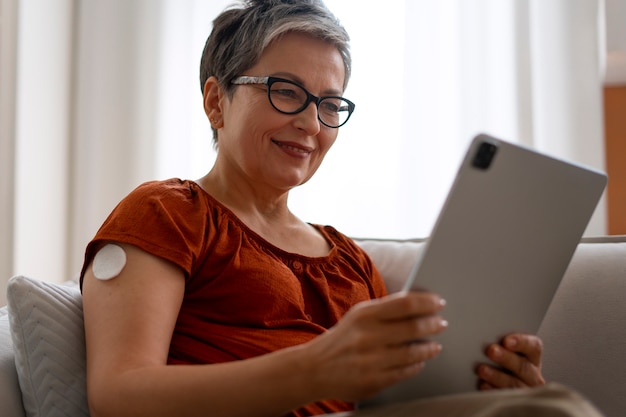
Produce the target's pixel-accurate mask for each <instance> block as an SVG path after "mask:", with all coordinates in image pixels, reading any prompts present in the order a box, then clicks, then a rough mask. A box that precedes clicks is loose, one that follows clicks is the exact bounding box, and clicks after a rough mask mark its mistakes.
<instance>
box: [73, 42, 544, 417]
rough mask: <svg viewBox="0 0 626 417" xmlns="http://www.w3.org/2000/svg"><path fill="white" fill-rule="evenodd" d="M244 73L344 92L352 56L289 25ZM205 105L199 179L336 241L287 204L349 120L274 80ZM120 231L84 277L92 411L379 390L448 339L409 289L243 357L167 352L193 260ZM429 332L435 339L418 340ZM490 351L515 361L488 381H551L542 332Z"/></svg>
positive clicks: (259, 227) (435, 304)
mask: <svg viewBox="0 0 626 417" xmlns="http://www.w3.org/2000/svg"><path fill="white" fill-rule="evenodd" d="M242 75H252V76H265V75H275V76H281V77H284V78H290V79H293V80H295V81H298V82H300V83H301V84H302V85H304V86H305V87H306V88H307V89H308V90H309V91H311V92H312V93H313V94H315V95H318V96H320V95H329V94H341V93H342V85H343V81H344V68H343V62H342V60H341V56H340V55H339V52H338V51H337V50H336V49H335V48H334V47H333V46H332V45H329V44H327V43H324V42H323V41H320V40H317V39H314V38H311V37H309V36H306V35H301V34H295V33H291V34H287V35H285V36H284V37H282V38H280V39H279V40H278V41H276V42H275V43H274V44H272V45H270V46H269V47H268V48H267V49H266V50H265V51H264V53H263V55H262V57H261V59H260V60H259V61H258V62H257V63H256V64H255V65H254V66H253V67H252V68H250V69H249V70H248V71H246V73H245V74H242ZM204 107H205V112H206V114H207V117H208V118H209V120H211V123H212V125H213V126H214V127H216V128H217V129H218V142H219V152H218V156H217V160H216V163H215V165H214V167H213V168H212V169H211V171H210V172H209V173H208V174H207V175H206V176H205V177H203V178H202V179H200V180H198V183H199V184H200V185H201V186H202V187H203V188H204V189H205V190H207V191H208V192H209V193H210V194H212V195H213V196H214V197H215V198H216V199H218V200H219V201H221V202H222V203H223V204H225V205H226V206H227V207H229V208H230V209H231V210H232V211H233V212H234V213H235V214H237V216H238V217H239V218H240V219H241V220H242V221H243V222H244V223H246V224H247V225H248V226H249V227H250V228H252V229H253V230H254V231H255V232H257V233H258V234H260V235H261V236H263V237H264V238H265V239H266V240H268V241H269V242H270V243H272V244H274V245H275V246H277V247H280V248H282V249H285V250H288V251H290V252H297V253H301V254H304V255H308V256H324V255H326V254H327V253H328V250H329V245H328V243H327V242H326V241H325V240H324V239H323V238H322V237H321V236H320V235H319V234H318V233H317V232H316V231H315V230H314V229H313V228H311V227H310V226H309V225H307V224H306V223H304V222H302V221H301V220H299V219H298V218H297V217H296V216H294V215H293V214H292V213H291V212H290V211H289V209H288V208H287V200H288V193H289V190H291V189H292V188H294V187H296V186H298V185H300V184H303V183H304V182H306V181H307V180H308V179H309V178H310V177H311V176H312V175H313V174H314V173H315V171H316V170H317V168H318V167H319V165H320V164H321V162H322V160H323V159H324V156H325V155H326V153H327V152H328V150H329V149H330V148H331V147H332V145H333V143H334V141H335V140H336V137H337V132H338V130H337V129H330V128H327V127H325V126H323V125H321V124H320V122H319V121H318V119H317V113H316V109H315V106H314V105H310V106H309V107H307V108H306V109H305V110H304V111H303V112H302V113H299V114H295V115H285V114H281V113H279V112H277V111H276V110H274V109H273V108H272V107H271V105H270V103H269V101H268V100H267V95H266V90H265V87H264V86H260V87H259V86H249V85H248V86H239V87H237V88H236V89H235V92H234V95H233V96H232V98H229V97H228V96H227V95H226V94H224V92H223V91H222V90H221V89H220V88H219V85H218V83H217V80H215V79H214V78H209V80H207V82H206V85H205V88H204ZM119 245H120V246H121V247H122V248H123V249H124V251H125V252H126V256H127V263H126V266H125V268H124V269H123V270H122V271H121V273H120V274H119V276H118V277H117V278H116V279H113V280H109V281H102V280H98V279H96V278H95V277H94V276H93V272H92V269H91V267H88V268H87V269H86V273H85V277H84V282H83V304H84V318H85V334H86V346H87V386H88V396H89V404H90V409H91V414H92V416H94V417H105V416H116V417H123V416H131V415H132V416H144V415H145V416H151V417H155V416H168V415H169V416H179V415H186V416H196V415H198V416H206V415H212V416H246V417H251V416H280V415H283V414H285V413H287V412H288V411H290V410H292V409H295V408H298V407H299V406H302V405H304V404H307V403H310V402H313V401H317V400H321V399H326V398H337V399H342V400H346V401H355V400H360V399H365V398H368V397H370V396H372V395H374V394H376V393H378V392H379V391H380V390H381V389H383V388H385V387H387V386H389V385H390V384H392V383H394V382H398V381H400V380H403V379H405V378H408V377H411V376H414V375H415V374H417V373H419V371H420V370H421V368H422V366H423V364H424V362H425V361H427V360H429V359H431V358H433V357H435V356H437V354H438V353H439V352H440V350H441V346H439V345H438V344H437V343H435V342H432V341H428V338H429V337H430V336H432V335H435V334H437V333H439V332H441V331H443V330H445V328H446V327H447V322H446V321H445V320H444V319H443V317H442V316H441V315H440V313H441V312H442V310H444V306H445V302H444V301H443V300H442V299H441V298H440V297H439V296H437V295H436V294H432V293H427V292H412V293H409V292H403V293H397V294H393V295H390V296H387V297H384V298H381V299H378V300H371V301H367V302H362V303H359V304H357V305H355V306H354V307H353V308H352V309H351V310H350V311H349V312H348V313H347V314H346V315H345V316H344V317H343V318H342V320H341V321H340V322H339V323H338V324H337V325H336V326H334V327H333V328H331V329H330V330H329V331H328V332H326V333H324V334H323V335H321V336H319V337H317V338H315V339H313V340H312V341H310V342H308V343H305V344H302V345H299V346H294V347H292V348H287V349H283V350H280V351H276V352H273V353H271V354H268V355H264V356H261V357H256V358H253V359H248V360H244V361H237V362H230V363H223V364H214V365H194V366H167V365H166V362H167V355H168V350H169V344H170V339H171V336H172V333H173V330H174V326H175V323H176V319H177V316H178V311H179V309H180V306H181V303H182V300H183V295H184V289H185V287H184V285H185V281H184V274H183V271H182V270H180V269H179V268H178V267H177V266H175V265H173V264H171V263H169V262H167V261H165V260H163V259H160V258H157V257H155V256H152V255H150V254H148V253H146V252H144V251H142V250H140V249H138V248H136V247H134V246H131V245H127V244H123V243H120V244H119ZM444 311H445V310H444ZM418 339H419V340H424V342H422V343H418V344H409V343H407V342H409V341H412V340H418ZM513 340H517V343H516V344H512V343H511V341H513ZM488 355H489V357H490V358H491V359H493V360H494V361H495V362H496V363H498V364H500V365H501V366H502V367H504V368H506V369H507V370H508V371H506V372H505V371H499V370H496V369H495V368H492V367H487V366H482V367H480V368H479V369H478V373H479V375H480V377H481V379H482V381H483V382H482V384H481V388H483V389H492V388H498V387H513V386H524V385H537V384H539V383H542V382H543V380H542V378H541V373H540V358H541V345H540V342H539V340H538V339H537V338H536V337H534V336H525V335H514V336H511V339H510V340H509V338H506V339H505V340H504V341H503V343H502V344H499V345H494V346H492V347H490V349H489V352H488ZM242 398H245V401H241V399H242Z"/></svg>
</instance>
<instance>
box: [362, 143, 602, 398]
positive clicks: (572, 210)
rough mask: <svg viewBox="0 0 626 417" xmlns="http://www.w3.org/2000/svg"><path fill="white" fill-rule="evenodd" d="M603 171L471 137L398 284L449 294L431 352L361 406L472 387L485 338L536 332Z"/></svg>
mask: <svg viewBox="0 0 626 417" xmlns="http://www.w3.org/2000/svg"><path fill="white" fill-rule="evenodd" d="M606 182H607V178H606V175H605V174H604V173H602V172H599V171H597V170H594V169H590V168H587V167H583V166H580V165H576V164H572V163H569V162H566V161H563V160H559V159H555V158H552V157H549V156H546V155H544V154H541V153H539V152H536V151H534V150H531V149H528V148H526V147H523V146H520V145H516V144H512V143H508V142H505V141H502V140H498V139H495V138H492V137H490V136H487V135H479V136H477V137H476V138H474V140H473V141H472V143H471V145H470V147H469V149H468V151H467V154H466V156H465V158H464V160H463V162H462V164H461V167H460V168H459V171H458V173H457V176H456V179H455V181H454V183H453V185H452V188H451V190H450V192H449V195H448V197H447V199H446V201H445V203H444V205H443V208H442V210H441V213H440V214H439V218H438V219H437V222H436V223H435V226H434V228H433V231H432V233H431V236H430V238H429V239H428V241H427V243H426V246H425V248H424V250H423V251H422V253H421V256H420V259H419V260H418V261H417V263H416V264H415V266H414V268H413V270H412V272H411V274H410V276H409V277H408V280H407V282H406V286H405V288H406V289H413V290H421V289H426V290H430V291H433V292H436V293H438V294H440V295H441V296H442V297H443V298H445V299H446V301H447V306H446V308H445V309H444V310H443V312H442V315H443V316H444V318H445V319H446V320H448V322H449V327H448V329H447V330H446V331H444V332H443V333H442V334H441V335H438V336H436V337H434V339H436V340H438V341H439V342H440V343H441V344H442V345H443V350H442V352H441V354H440V355H439V357H437V358H436V359H433V360H430V361H428V362H427V363H426V366H425V368H424V369H423V371H422V372H421V373H420V374H418V375H417V376H416V377H414V378H412V379H410V380H407V381H404V382H402V383H399V384H396V385H394V386H392V387H390V388H388V389H387V390H385V391H384V392H382V393H381V394H380V395H378V396H377V397H376V398H374V399H373V400H371V401H368V402H366V403H364V404H362V406H367V405H371V404H380V403H390V402H397V401H404V400H409V399H415V398H422V397H431V396H437V395H445V394H454V393H460V392H467V391H473V390H476V388H477V381H478V379H477V376H476V374H475V373H474V370H475V367H476V365H477V364H478V363H481V362H487V361H488V360H487V358H486V356H485V355H484V350H485V347H486V346H487V345H488V344H489V343H492V342H497V341H499V340H500V339H501V338H502V337H503V336H504V335H506V334H508V333H511V332H523V333H531V334H535V333H536V332H537V330H538V329H539V326H540V324H541V321H542V319H543V317H544V315H545V313H546V311H547V309H548V306H549V305H550V302H551V300H552V297H553V295H554V293H555V292H556V289H557V287H558V285H559V282H560V281H561V278H562V277H563V275H564V273H565V270H566V269H567V266H568V264H569V262H570V260H571V258H572V256H573V254H574V251H575V249H576V246H577V244H578V242H579V240H580V238H581V237H582V234H583V233H584V231H585V228H586V226H587V223H588V222H589V219H590V217H591V215H592V214H593V212H594V209H595V207H596V205H597V203H598V201H599V199H600V197H601V195H602V192H603V190H604V188H605V185H606Z"/></svg>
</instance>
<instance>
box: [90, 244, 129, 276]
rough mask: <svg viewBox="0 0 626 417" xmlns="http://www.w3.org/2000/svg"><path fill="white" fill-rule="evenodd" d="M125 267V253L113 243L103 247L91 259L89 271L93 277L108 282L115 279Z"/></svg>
mask: <svg viewBox="0 0 626 417" xmlns="http://www.w3.org/2000/svg"><path fill="white" fill-rule="evenodd" d="M125 266H126V252H124V249H122V248H121V247H120V246H118V245H115V244H113V243H109V244H107V245H104V246H103V247H102V248H101V249H100V250H99V251H98V253H96V256H95V257H94V258H93V264H92V266H91V270H92V271H93V275H94V277H96V278H98V279H100V280H104V281H106V280H109V279H113V278H115V277H117V276H118V275H119V274H120V272H122V269H124V267H125Z"/></svg>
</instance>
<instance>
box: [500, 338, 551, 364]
mask: <svg viewBox="0 0 626 417" xmlns="http://www.w3.org/2000/svg"><path fill="white" fill-rule="evenodd" d="M502 344H503V346H504V347H505V348H507V349H508V350H510V351H511V352H516V353H519V354H521V355H524V356H525V357H526V358H528V360H529V361H530V362H531V363H533V364H534V365H536V366H540V365H541V355H542V353H543V343H542V342H541V339H540V338H538V337H537V336H534V335H529V334H519V333H516V334H511V335H508V336H506V337H505V338H504V340H503V341H502Z"/></svg>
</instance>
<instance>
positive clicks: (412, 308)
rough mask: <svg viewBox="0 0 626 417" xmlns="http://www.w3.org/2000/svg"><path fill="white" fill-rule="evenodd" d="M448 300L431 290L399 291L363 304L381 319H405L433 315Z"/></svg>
mask: <svg viewBox="0 0 626 417" xmlns="http://www.w3.org/2000/svg"><path fill="white" fill-rule="evenodd" d="M445 304H446V302H445V300H443V299H442V298H441V297H440V296H438V295H437V294H433V293H429V292H408V291H404V292H399V293H395V294H391V295H389V296H386V297H383V298H379V299H377V300H373V302H371V303H367V304H365V305H363V306H362V307H364V308H365V309H366V310H367V311H368V312H369V313H370V314H374V315H376V317H377V318H378V319H380V320H384V321H394V320H405V319H406V318H409V317H418V316H425V315H432V314H435V313H437V312H438V311H440V310H441V309H443V307H444V306H445Z"/></svg>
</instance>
